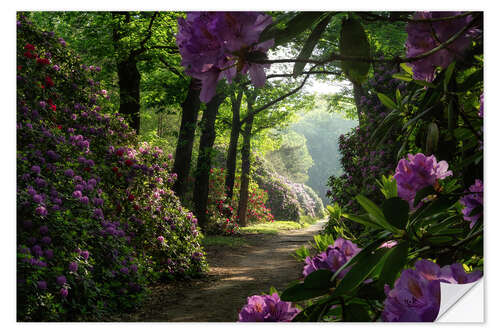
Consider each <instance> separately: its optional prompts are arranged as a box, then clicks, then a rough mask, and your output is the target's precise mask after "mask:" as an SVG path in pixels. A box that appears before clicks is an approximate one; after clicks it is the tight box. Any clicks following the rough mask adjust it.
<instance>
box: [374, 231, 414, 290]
mask: <svg viewBox="0 0 500 333" xmlns="http://www.w3.org/2000/svg"><path fill="white" fill-rule="evenodd" d="M408 248H409V243H408V242H407V241H400V243H399V244H398V245H396V246H395V247H393V248H391V249H390V250H389V253H388V254H387V258H386V259H385V262H384V267H383V268H382V271H381V272H380V276H379V279H378V280H379V284H381V285H384V284H386V283H387V284H388V285H389V286H391V287H392V286H393V284H394V281H395V280H396V277H397V276H398V274H399V272H401V270H402V269H403V267H404V265H405V264H406V259H407V255H408Z"/></svg>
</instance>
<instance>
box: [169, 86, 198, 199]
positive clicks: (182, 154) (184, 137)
mask: <svg viewBox="0 0 500 333" xmlns="http://www.w3.org/2000/svg"><path fill="white" fill-rule="evenodd" d="M199 110H200V90H199V88H198V83H197V82H196V79H191V82H190V84H189V89H188V93H187V95H186V99H185V100H184V102H183V103H182V120H181V126H180V129H179V138H178V139H177V148H176V149H175V162H174V169H173V172H174V173H176V174H177V180H176V182H175V184H174V191H175V193H177V196H179V197H180V198H182V197H183V196H184V195H185V193H186V188H187V179H188V176H189V170H190V169H191V156H192V153H193V143H194V135H195V131H196V123H197V121H198V111H199Z"/></svg>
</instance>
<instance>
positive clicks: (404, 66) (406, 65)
mask: <svg viewBox="0 0 500 333" xmlns="http://www.w3.org/2000/svg"><path fill="white" fill-rule="evenodd" d="M399 66H400V67H401V68H402V69H403V70H404V71H405V72H406V73H408V74H409V75H410V76H411V77H413V70H412V68H411V66H410V65H408V64H405V63H401V64H399Z"/></svg>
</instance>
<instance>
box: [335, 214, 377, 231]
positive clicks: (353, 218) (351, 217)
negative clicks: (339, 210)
mask: <svg viewBox="0 0 500 333" xmlns="http://www.w3.org/2000/svg"><path fill="white" fill-rule="evenodd" d="M342 216H343V217H345V218H347V219H349V220H351V221H354V222H356V223H359V224H362V225H364V226H367V227H370V228H374V229H383V228H382V227H381V226H380V225H378V224H376V223H374V222H372V221H370V220H368V219H365V218H363V217H361V216H356V215H353V214H348V213H343V214H342Z"/></svg>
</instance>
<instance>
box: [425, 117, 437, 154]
mask: <svg viewBox="0 0 500 333" xmlns="http://www.w3.org/2000/svg"><path fill="white" fill-rule="evenodd" d="M438 143H439V128H438V126H437V124H436V123H434V122H432V123H429V126H428V127H427V138H426V140H425V152H426V154H427V155H431V154H432V153H434V152H436V150H437V148H438Z"/></svg>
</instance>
